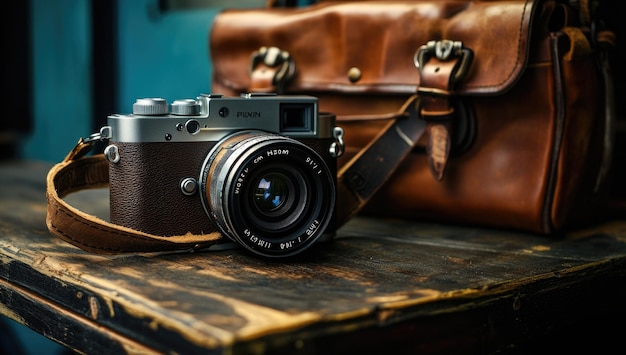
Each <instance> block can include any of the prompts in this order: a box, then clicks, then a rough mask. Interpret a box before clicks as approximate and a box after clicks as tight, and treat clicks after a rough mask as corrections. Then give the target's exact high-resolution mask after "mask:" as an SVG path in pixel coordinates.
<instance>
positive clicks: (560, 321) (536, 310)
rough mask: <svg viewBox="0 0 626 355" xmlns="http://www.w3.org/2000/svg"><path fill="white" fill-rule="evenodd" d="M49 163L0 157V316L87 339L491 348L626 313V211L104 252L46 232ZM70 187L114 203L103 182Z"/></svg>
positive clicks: (165, 345) (377, 226) (361, 226)
mask: <svg viewBox="0 0 626 355" xmlns="http://www.w3.org/2000/svg"><path fill="white" fill-rule="evenodd" d="M49 167H50V166H49V165H45V164H40V163H27V162H22V163H4V164H3V165H0V314H4V315H6V316H9V317H11V318H13V319H16V320H18V321H19V322H21V323H24V324H26V325H27V326H29V327H31V328H33V329H35V330H37V331H39V332H41V333H43V334H44V335H46V336H48V337H50V338H52V339H55V340H56V341H59V342H61V343H63V344H65V345H67V346H69V347H71V348H73V349H76V350H79V351H81V352H87V353H97V352H99V351H106V352H111V351H114V352H128V353H147V352H151V351H155V352H165V353H185V354H189V353H231V352H234V353H237V352H242V353H298V352H300V353H320V352H323V353H328V352H329V351H331V350H332V351H334V352H340V351H342V350H347V349H351V350H367V351H368V352H371V351H373V352H378V351H381V352H383V349H388V348H389V347H390V346H391V345H390V344H394V347H395V348H397V349H404V350H407V351H410V352H411V353H413V352H415V351H418V350H419V351H422V352H431V351H442V350H443V351H452V352H455V353H476V352H494V351H502V350H503V349H509V350H510V349H516V348H518V349H519V348H520V346H522V344H523V343H524V342H525V341H527V340H528V339H531V340H532V339H535V338H537V337H541V336H543V335H546V334H548V335H549V334H550V331H554V330H555V329H556V330H558V327H559V326H560V325H567V324H573V323H575V322H577V321H579V320H588V319H594V318H593V317H597V316H599V315H605V314H609V315H612V314H615V313H616V312H617V313H619V314H622V315H623V314H625V313H624V311H625V309H626V306H624V304H623V303H624V302H623V299H624V297H625V296H626V291H624V284H626V282H625V281H626V219H625V218H617V219H613V220H611V221H607V222H605V223H601V224H599V225H597V226H594V227H592V228H589V229H585V230H581V231H577V232H575V233H571V234H570V235H568V236H566V237H544V236H536V235H530V234H524V233H518V232H507V231H500V230H491V229H480V228H471V227H453V226H444V225H437V224H427V223H417V222H407V221H391V220H384V221H383V220H377V219H370V218H363V217H359V218H356V219H355V220H354V221H352V222H350V223H349V224H348V225H346V226H345V227H344V228H342V229H341V230H339V232H338V235H337V236H336V238H335V240H334V241H332V242H330V243H326V244H322V245H319V246H316V247H315V248H314V249H313V250H312V251H311V252H309V253H305V255H302V256H300V257H298V258H295V259H290V260H288V261H284V260H283V261H277V260H266V259H262V258H260V257H257V256H253V255H251V254H249V253H247V252H245V251H244V250H241V249H238V248H232V249H226V250H217V251H207V252H200V253H176V254H141V255H123V256H101V255H94V254H88V253H86V252H83V251H82V250H80V249H77V248H75V247H74V246H71V245H69V244H66V243H64V242H63V241H61V240H59V239H57V238H56V237H54V236H52V235H51V234H49V233H48V231H47V229H46V226H45V210H46V203H45V194H44V191H45V184H44V180H45V174H46V172H47V169H48V168H49ZM72 199H73V203H74V204H75V205H77V206H79V207H80V208H82V209H84V210H87V211H91V212H92V213H94V214H97V215H100V216H105V215H106V213H107V209H108V201H107V192H106V191H104V190H97V191H91V192H86V193H80V194H77V195H76V196H73V197H72ZM623 329H624V328H623V326H621V328H618V329H617V330H619V331H620V332H621V331H623ZM105 344H106V345H105Z"/></svg>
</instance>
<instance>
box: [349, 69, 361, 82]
mask: <svg viewBox="0 0 626 355" xmlns="http://www.w3.org/2000/svg"><path fill="white" fill-rule="evenodd" d="M348 80H350V82H351V83H356V82H357V81H359V80H361V69H359V68H357V67H352V68H350V70H348Z"/></svg>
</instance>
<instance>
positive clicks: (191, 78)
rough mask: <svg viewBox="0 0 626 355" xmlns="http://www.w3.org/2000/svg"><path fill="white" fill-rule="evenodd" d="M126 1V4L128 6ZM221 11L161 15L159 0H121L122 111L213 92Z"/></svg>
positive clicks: (215, 9) (179, 12)
mask: <svg viewBox="0 0 626 355" xmlns="http://www.w3.org/2000/svg"><path fill="white" fill-rule="evenodd" d="M122 3H123V4H122ZM218 11H219V9H218V8H206V9H194V10H193V11H191V10H189V11H172V12H167V13H164V14H160V13H158V11H157V9H156V1H154V0H138V1H137V0H135V1H124V2H122V1H120V6H119V63H120V78H119V85H120V88H119V97H118V102H119V103H120V106H121V107H120V109H121V113H128V112H130V111H131V110H132V104H133V103H134V102H135V99H137V98H140V97H163V98H166V99H168V100H169V101H172V100H174V99H179V98H195V97H196V96H198V95H199V94H201V93H208V92H209V91H210V75H211V73H210V57H209V48H208V36H209V30H210V25H211V22H212V21H213V18H214V17H215V15H216V14H217V12H218Z"/></svg>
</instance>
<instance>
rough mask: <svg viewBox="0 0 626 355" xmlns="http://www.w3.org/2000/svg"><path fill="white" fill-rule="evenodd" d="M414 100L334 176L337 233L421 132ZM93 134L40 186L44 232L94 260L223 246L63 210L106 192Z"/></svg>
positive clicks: (215, 237)
mask: <svg viewBox="0 0 626 355" xmlns="http://www.w3.org/2000/svg"><path fill="white" fill-rule="evenodd" d="M417 105H418V99H417V96H413V97H411V98H410V99H409V100H407V102H406V103H405V105H404V106H403V108H402V109H401V111H400V112H398V113H397V115H396V117H395V118H394V120H393V121H391V122H390V124H389V125H388V126H387V128H386V129H385V130H384V131H383V132H382V133H381V134H380V135H379V136H378V137H377V138H376V139H375V140H374V141H373V142H372V143H370V144H369V145H368V146H367V147H365V148H364V149H363V150H362V151H361V152H360V154H358V155H357V156H355V157H353V158H352V160H351V161H350V162H348V164H346V165H345V168H344V169H343V170H342V171H340V172H339V176H338V180H337V194H338V197H337V201H338V203H337V206H338V208H337V221H338V224H337V227H339V226H341V225H343V224H344V223H345V222H347V221H348V220H350V218H352V216H354V215H355V214H356V213H358V211H359V210H360V209H361V208H362V207H363V206H364V205H365V204H366V203H367V201H368V200H369V199H370V197H371V196H372V195H373V194H374V193H375V192H376V191H377V190H378V188H379V187H380V186H381V185H382V184H383V183H384V182H385V181H386V180H387V178H388V177H389V176H390V175H391V173H392V172H393V171H394V170H395V168H396V167H397V166H398V165H399V164H400V162H401V161H402V160H403V159H404V157H405V156H406V155H407V154H408V153H409V152H410V151H411V149H412V148H413V145H414V144H415V143H416V142H417V141H418V140H419V138H420V137H421V135H422V134H423V132H424V126H425V123H424V121H423V120H421V119H418V117H417V113H416V112H417ZM100 140H101V137H100V135H99V134H95V135H92V136H91V137H89V138H86V139H82V138H81V139H80V140H79V141H78V143H77V145H76V146H75V147H74V149H72V151H71V152H70V153H69V154H68V155H67V156H66V157H65V159H63V161H62V162H60V163H58V164H56V165H54V166H53V167H52V168H51V169H50V171H49V172H48V176H47V180H46V185H47V186H46V197H47V200H48V210H47V216H46V224H47V226H48V229H49V230H50V232H52V233H53V234H54V235H56V236H57V237H59V238H61V239H62V240H64V241H66V242H68V243H70V244H73V245H75V246H77V247H79V248H81V249H83V250H86V251H89V252H92V253H99V254H119V253H133V252H163V251H175V250H189V249H190V250H198V249H205V248H208V247H210V246H213V245H215V244H217V243H220V242H224V241H229V240H227V238H225V237H223V236H222V235H221V234H220V233H218V232H214V233H210V234H203V235H194V234H191V233H189V234H186V235H179V236H167V237H164V236H158V235H153V234H148V233H143V232H140V231H137V230H134V229H131V228H127V227H124V226H120V225H117V224H113V223H110V222H107V221H105V220H103V219H100V218H98V217H96V216H92V215H90V214H88V213H85V212H83V211H81V210H79V209H77V208H76V207H73V206H71V205H69V204H68V203H67V202H66V201H64V200H63V199H62V198H63V197H64V196H66V195H67V194H69V193H71V192H76V191H79V190H85V189H90V188H97V187H103V186H107V185H108V183H109V171H108V161H107V160H106V159H105V158H104V155H103V154H98V155H93V156H86V154H87V153H88V152H89V151H90V150H91V149H92V148H93V147H94V145H95V143H96V142H98V141H100Z"/></svg>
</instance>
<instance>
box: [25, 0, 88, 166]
mask: <svg viewBox="0 0 626 355" xmlns="http://www.w3.org/2000/svg"><path fill="white" fill-rule="evenodd" d="M31 4H32V7H31V11H32V13H31V18H32V21H31V23H32V63H33V68H32V70H33V97H32V101H31V102H32V105H33V120H34V124H33V131H32V132H31V134H29V135H28V136H26V137H24V140H23V142H22V146H21V152H20V154H21V156H22V157H23V158H25V159H37V160H46V161H58V160H61V159H63V157H64V156H65V154H67V152H69V150H70V149H71V148H72V146H73V145H74V144H75V143H76V141H77V140H78V137H79V135H85V134H87V133H89V130H91V121H90V117H89V115H90V105H91V92H90V88H91V57H90V52H91V51H90V48H91V47H90V46H91V43H90V26H91V23H90V22H89V18H90V17H89V6H88V5H89V2H88V1H85V0H55V1H49V0H31Z"/></svg>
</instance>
